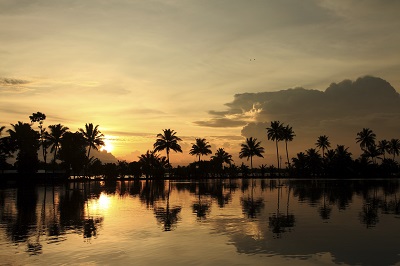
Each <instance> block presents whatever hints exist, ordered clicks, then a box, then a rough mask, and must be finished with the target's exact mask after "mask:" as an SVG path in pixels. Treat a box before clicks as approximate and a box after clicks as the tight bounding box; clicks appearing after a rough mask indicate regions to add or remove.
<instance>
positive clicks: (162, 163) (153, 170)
mask: <svg viewBox="0 0 400 266" xmlns="http://www.w3.org/2000/svg"><path fill="white" fill-rule="evenodd" d="M139 164H140V167H141V169H142V172H143V173H144V174H145V175H146V178H149V177H156V176H160V175H162V174H163V171H164V168H165V167H166V166H167V161H166V158H165V157H164V156H162V157H160V156H159V155H158V154H156V153H155V152H154V151H149V150H148V151H147V152H146V153H145V154H142V155H140V156H139Z"/></svg>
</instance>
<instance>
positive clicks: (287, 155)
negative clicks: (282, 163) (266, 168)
mask: <svg viewBox="0 0 400 266" xmlns="http://www.w3.org/2000/svg"><path fill="white" fill-rule="evenodd" d="M285 144H286V158H287V165H288V167H289V168H290V162H289V153H288V149H287V141H285Z"/></svg>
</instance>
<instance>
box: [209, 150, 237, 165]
mask: <svg viewBox="0 0 400 266" xmlns="http://www.w3.org/2000/svg"><path fill="white" fill-rule="evenodd" d="M211 160H213V161H215V162H216V163H217V164H218V167H219V168H220V169H222V165H223V164H224V163H226V164H228V165H231V163H232V161H233V160H232V155H230V154H229V153H227V152H226V151H225V150H224V149H223V148H219V149H218V150H217V152H216V153H215V155H213V156H211Z"/></svg>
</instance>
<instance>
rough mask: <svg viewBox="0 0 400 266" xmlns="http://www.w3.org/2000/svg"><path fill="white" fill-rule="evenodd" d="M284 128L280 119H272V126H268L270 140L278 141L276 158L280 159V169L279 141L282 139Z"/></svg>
mask: <svg viewBox="0 0 400 266" xmlns="http://www.w3.org/2000/svg"><path fill="white" fill-rule="evenodd" d="M282 130H283V124H282V123H280V122H279V121H271V126H270V127H267V136H268V140H272V141H275V143H276V159H277V161H278V169H280V163H279V148H278V142H279V141H281V140H282Z"/></svg>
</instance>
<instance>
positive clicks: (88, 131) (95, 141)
mask: <svg viewBox="0 0 400 266" xmlns="http://www.w3.org/2000/svg"><path fill="white" fill-rule="evenodd" d="M98 127H99V125H96V126H95V127H93V124H92V123H89V124H85V129H83V128H80V129H79V131H80V132H81V133H82V134H83V137H84V138H85V140H86V144H87V145H88V146H89V149H88V153H87V156H86V158H87V160H89V158H90V157H89V156H90V150H91V148H93V149H94V150H96V151H97V150H98V149H99V147H101V146H104V141H103V139H104V135H103V134H101V132H100V130H98Z"/></svg>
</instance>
